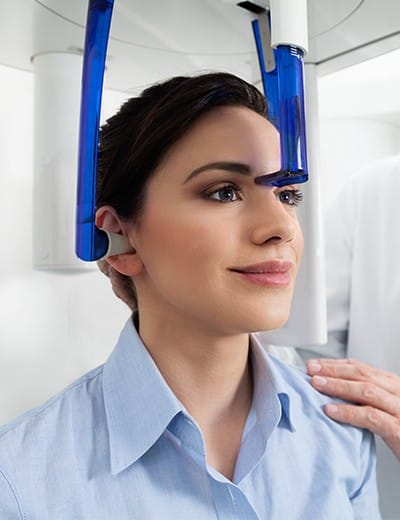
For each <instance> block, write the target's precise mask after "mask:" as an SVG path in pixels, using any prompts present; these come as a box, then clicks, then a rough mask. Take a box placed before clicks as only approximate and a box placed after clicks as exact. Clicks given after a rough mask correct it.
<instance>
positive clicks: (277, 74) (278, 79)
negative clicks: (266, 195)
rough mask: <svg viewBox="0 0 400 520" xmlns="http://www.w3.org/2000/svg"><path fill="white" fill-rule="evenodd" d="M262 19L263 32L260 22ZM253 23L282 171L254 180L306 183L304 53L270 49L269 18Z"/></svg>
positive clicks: (287, 48)
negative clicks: (278, 144)
mask: <svg viewBox="0 0 400 520" xmlns="http://www.w3.org/2000/svg"><path fill="white" fill-rule="evenodd" d="M261 17H263V22H264V27H263V29H264V31H263V32H261V30H260V23H259V19H261ZM259 19H256V20H253V22H252V26H253V33H254V39H255V42H256V47H257V54H258V60H259V64H260V70H261V79H262V83H263V88H264V93H265V97H266V98H267V105H268V119H269V120H270V121H271V123H272V124H273V125H274V126H275V127H276V129H277V130H278V131H279V134H280V148H281V168H280V171H278V172H274V173H272V174H267V175H262V176H260V177H257V178H256V179H255V182H256V183H257V184H265V185H270V186H271V185H272V186H286V185H288V184H297V183H301V182H305V181H307V179H308V166H307V149H306V131H305V127H306V125H305V110H304V78H303V69H304V66H303V51H302V50H301V49H299V48H298V47H294V46H291V45H280V46H278V48H277V49H272V48H271V43H270V17H269V14H268V13H263V14H262V15H260V17H259Z"/></svg>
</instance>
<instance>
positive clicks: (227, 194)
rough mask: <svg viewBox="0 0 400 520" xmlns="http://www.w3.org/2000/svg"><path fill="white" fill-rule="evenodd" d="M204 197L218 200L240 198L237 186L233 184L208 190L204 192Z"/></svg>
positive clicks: (231, 200) (235, 199)
mask: <svg viewBox="0 0 400 520" xmlns="http://www.w3.org/2000/svg"><path fill="white" fill-rule="evenodd" d="M206 197H207V198H209V199H212V200H216V201H218V202H235V201H237V200H241V197H240V193H239V188H238V187H237V186H234V185H233V184H227V185H225V186H222V187H221V188H218V189H217V190H214V191H212V192H209V193H207V194H206Z"/></svg>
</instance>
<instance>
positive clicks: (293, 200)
mask: <svg viewBox="0 0 400 520" xmlns="http://www.w3.org/2000/svg"><path fill="white" fill-rule="evenodd" d="M277 197H278V199H279V200H280V201H281V202H282V203H283V204H287V205H288V206H298V205H299V204H300V202H301V201H302V200H303V193H302V192H301V191H300V190H297V189H294V188H292V189H286V190H283V191H280V192H278V194H277Z"/></svg>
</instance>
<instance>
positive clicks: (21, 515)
mask: <svg viewBox="0 0 400 520" xmlns="http://www.w3.org/2000/svg"><path fill="white" fill-rule="evenodd" d="M0 474H1V475H2V476H3V478H4V480H5V482H7V484H8V487H9V488H10V490H11V493H12V495H13V497H14V500H15V503H16V505H17V507H18V513H19V517H20V519H21V520H24V519H25V518H26V517H25V514H24V512H23V510H22V505H21V503H20V501H19V499H18V494H17V490H16V488H15V486H14V485H13V484H12V483H11V480H10V479H9V478H8V477H7V475H6V474H5V473H4V471H3V470H2V469H1V468H0Z"/></svg>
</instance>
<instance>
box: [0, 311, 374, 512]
mask: <svg viewBox="0 0 400 520" xmlns="http://www.w3.org/2000/svg"><path fill="white" fill-rule="evenodd" d="M251 356H252V366H253V372H254V398H253V404H252V408H251V411H250V413H249V416H248V419H247V423H246V426H245V431H244V433H243V438H242V444H241V448H240V452H239V456H238V460H237V464H236V469H235V473H234V478H233V481H230V480H228V479H226V478H225V477H224V476H223V475H221V474H220V473H219V472H218V471H216V470H215V469H213V468H212V467H210V466H208V465H207V463H206V458H205V448H204V441H203V437H202V434H201V432H200V430H199V428H198V427H197V425H196V423H195V421H194V420H193V418H192V417H190V415H189V414H188V413H187V412H186V411H185V409H184V407H183V406H182V404H181V403H180V402H179V401H178V400H177V398H176V397H175V395H174V394H173V392H172V391H171V389H170V388H169V387H168V385H167V384H166V382H165V380H164V379H163V377H162V376H161V374H160V372H159V371H158V369H157V367H156V365H155V364H154V362H153V361H152V358H151V357H150V355H149V354H148V352H147V350H146V348H145V347H144V345H143V343H142V342H141V340H140V338H139V336H138V335H137V333H136V330H135V327H134V325H133V323H132V320H129V321H128V323H127V324H126V326H125V328H124V329H123V331H122V334H121V336H120V339H119V341H118V344H117V346H116V348H115V350H114V351H113V353H112V354H111V356H110V358H109V359H108V361H107V362H106V363H105V364H104V365H103V366H101V367H99V368H97V369H95V370H93V371H91V372H89V373H88V374H86V375H85V376H83V377H82V378H81V379H79V380H78V381H76V382H75V383H74V384H72V385H71V386H69V387H68V388H67V389H66V390H65V391H63V392H62V393H61V394H60V395H58V396H57V397H55V398H53V399H51V400H50V401H49V402H47V403H46V404H45V405H44V406H42V407H40V408H37V409H35V410H33V411H31V412H28V413H27V414H25V415H23V416H22V417H20V418H19V419H17V420H16V421H14V422H13V423H12V424H10V425H8V426H6V427H4V428H3V429H2V430H1V432H0V519H1V520H11V519H12V520H17V519H18V520H22V519H24V520H81V519H83V520H128V519H129V520H136V519H137V520H164V519H166V520H169V519H171V520H208V519H210V520H211V519H219V520H228V519H229V520H255V519H261V520H267V519H268V520H337V519H338V518H340V519H341V520H347V519H349V520H350V519H359V520H377V519H380V514H379V511H378V500H377V491H376V483H375V456H374V453H373V442H372V437H371V435H370V434H369V433H367V432H365V431H362V430H359V429H357V428H353V427H350V426H344V425H340V424H338V423H335V422H333V421H331V420H329V419H328V418H327V417H326V416H325V415H324V413H323V411H322V405H323V404H324V403H325V402H328V401H331V399H328V398H327V397H324V396H321V395H320V394H318V393H317V392H316V391H314V390H313V388H312V387H311V385H310V384H309V380H308V377H307V376H306V375H305V374H304V373H303V372H301V371H300V370H298V369H295V368H293V367H290V366H288V365H285V364H284V363H282V362H280V361H279V360H278V359H276V358H274V357H273V356H271V355H268V354H266V353H265V351H264V350H263V348H262V347H261V345H260V344H259V343H258V340H257V338H256V336H254V335H253V336H252V342H251Z"/></svg>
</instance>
